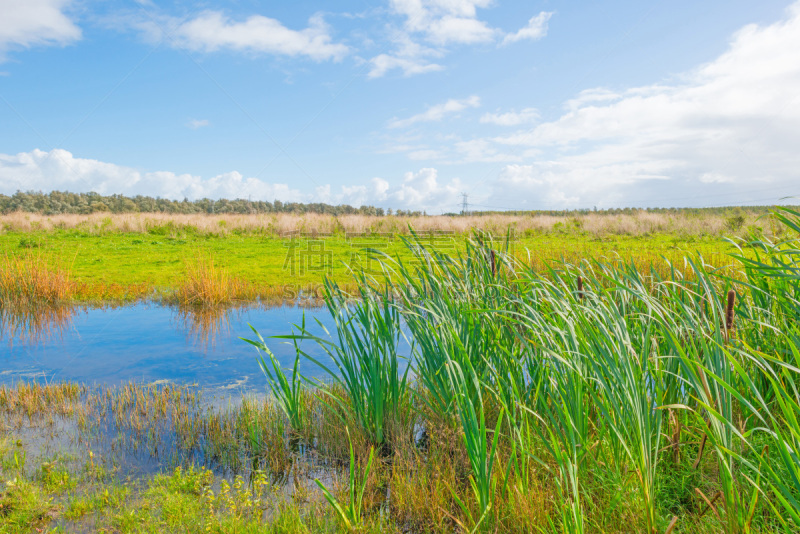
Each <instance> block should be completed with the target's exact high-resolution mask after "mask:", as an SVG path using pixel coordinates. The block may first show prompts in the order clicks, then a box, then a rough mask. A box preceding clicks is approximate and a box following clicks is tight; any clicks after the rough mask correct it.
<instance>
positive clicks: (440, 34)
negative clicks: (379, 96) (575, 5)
mask: <svg viewBox="0 0 800 534" xmlns="http://www.w3.org/2000/svg"><path fill="white" fill-rule="evenodd" d="M492 3H493V2H492V0H391V1H390V5H391V8H392V12H393V13H395V14H396V15H399V16H400V17H402V19H403V23H402V29H397V30H395V31H393V32H392V33H393V35H394V36H393V38H392V40H393V41H395V44H396V45H397V46H396V49H395V50H394V51H393V52H391V53H388V54H387V53H384V54H380V55H378V56H375V57H374V58H372V59H371V60H370V63H372V65H373V68H372V69H371V70H370V73H369V76H370V77H371V78H377V77H380V76H383V75H385V74H386V73H387V72H389V71H391V70H393V69H401V70H402V71H403V74H404V75H405V76H411V75H414V74H422V73H425V72H433V71H437V70H441V69H442V66H441V65H439V64H437V63H434V62H432V61H430V60H429V59H427V57H426V55H429V54H430V53H431V52H433V53H435V54H436V55H438V56H443V55H445V54H446V53H447V51H448V47H451V46H456V45H475V44H481V43H495V42H498V41H499V42H500V43H501V44H504V43H506V42H511V41H518V40H521V39H541V38H542V37H544V36H545V35H546V34H547V21H548V20H549V19H550V16H551V15H552V13H546V12H542V13H540V14H539V15H537V16H535V17H533V18H531V19H530V21H529V22H528V25H527V26H525V27H524V28H522V29H520V30H519V31H517V32H516V33H513V34H510V35H506V34H505V33H504V32H503V31H502V30H500V29H499V28H492V27H491V26H489V24H488V23H487V22H486V21H484V20H481V19H480V18H479V17H478V9H479V8H487V7H490V6H491V4H492ZM398 35H400V36H402V37H401V38H398V37H397V36H398ZM417 41H422V42H425V43H427V45H428V46H422V45H419V44H417ZM408 43H413V44H414V46H415V47H416V48H414V47H409V46H408ZM422 51H425V52H427V53H423V52H422Z"/></svg>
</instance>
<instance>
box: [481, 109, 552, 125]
mask: <svg viewBox="0 0 800 534" xmlns="http://www.w3.org/2000/svg"><path fill="white" fill-rule="evenodd" d="M538 119H539V112H538V111H537V110H536V108H525V109H523V110H522V111H518V112H517V111H507V112H506V113H486V114H484V115H483V116H482V117H481V122H482V123H484V124H497V125H498V126H519V125H520V124H525V123H529V122H535V121H536V120H538Z"/></svg>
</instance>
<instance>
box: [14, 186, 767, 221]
mask: <svg viewBox="0 0 800 534" xmlns="http://www.w3.org/2000/svg"><path fill="white" fill-rule="evenodd" d="M771 208H772V206H748V207H746V208H744V210H746V211H747V212H749V213H766V212H768V211H769V210H770V209H771ZM735 209H738V208H733V207H720V208H609V209H600V210H598V209H597V208H594V209H575V210H536V211H481V212H471V214H472V215H493V214H503V215H555V216H561V217H563V216H568V217H574V216H579V215H588V214H589V213H595V214H598V215H634V214H636V213H640V212H650V213H667V214H678V213H681V214H683V215H701V214H705V215H708V214H717V215H731V214H732V213H733V210H735ZM14 211H25V212H29V213H39V214H42V215H58V214H62V213H77V214H88V213H95V212H111V213H184V214H191V213H240V214H264V213H295V214H302V213H320V214H324V215H375V216H378V217H383V216H384V215H386V214H387V213H388V215H393V214H394V215H397V216H412V217H414V216H418V215H422V213H423V212H421V211H413V210H402V209H398V210H396V211H394V212H393V211H392V210H391V209H389V210H388V211H384V209H383V208H378V207H375V206H361V207H358V208H354V207H353V206H348V205H346V204H340V205H338V206H333V205H331V204H324V203H321V202H311V203H308V204H304V203H302V202H287V203H283V202H281V201H280V200H276V201H275V202H267V201H263V200H245V199H242V198H237V199H235V200H228V199H225V198H223V199H220V200H212V199H210V198H201V199H200V200H193V201H190V200H188V199H186V198H184V199H183V200H169V199H166V198H153V197H146V196H142V195H137V196H135V197H126V196H123V195H108V196H104V195H101V194H99V193H95V192H91V193H69V192H66V191H53V192H51V193H41V192H36V191H24V192H23V191H17V192H16V193H14V194H13V195H11V196H6V195H0V213H11V212H14ZM739 211H741V209H739ZM737 213H738V212H737ZM448 215H451V216H457V214H453V213H451V214H448Z"/></svg>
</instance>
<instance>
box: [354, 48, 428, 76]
mask: <svg viewBox="0 0 800 534" xmlns="http://www.w3.org/2000/svg"><path fill="white" fill-rule="evenodd" d="M369 61H370V63H372V68H371V69H370V71H369V74H367V76H368V77H370V78H380V77H381V76H383V75H384V74H386V73H387V72H389V71H390V70H393V69H400V70H402V71H403V75H404V76H413V75H415V74H423V73H426V72H435V71H437V70H442V68H443V67H442V66H441V65H438V64H436V63H429V62H428V61H427V60H424V59H420V58H403V57H397V56H391V55H389V54H380V55H377V56H375V57H374V58H372V59H370V60H369Z"/></svg>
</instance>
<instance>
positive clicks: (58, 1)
mask: <svg viewBox="0 0 800 534" xmlns="http://www.w3.org/2000/svg"><path fill="white" fill-rule="evenodd" d="M72 3H73V1H72V0H0V61H3V60H4V58H5V54H6V53H7V52H8V50H10V49H13V48H30V47H32V46H40V45H61V46H64V45H67V44H69V43H72V42H74V41H77V40H79V39H80V38H81V30H80V28H78V26H76V25H75V23H74V22H73V21H72V20H70V18H69V16H67V14H65V11H67V10H68V9H69V8H70V7H71V5H72Z"/></svg>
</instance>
